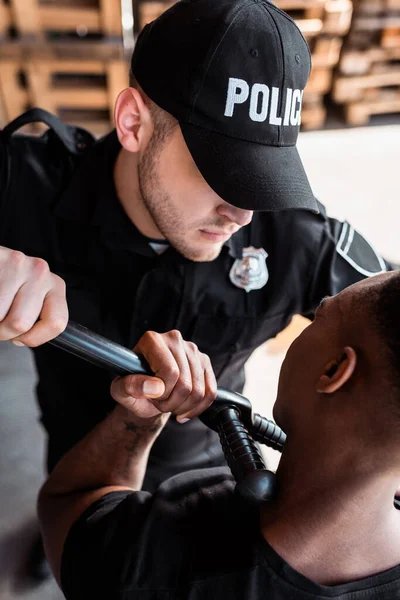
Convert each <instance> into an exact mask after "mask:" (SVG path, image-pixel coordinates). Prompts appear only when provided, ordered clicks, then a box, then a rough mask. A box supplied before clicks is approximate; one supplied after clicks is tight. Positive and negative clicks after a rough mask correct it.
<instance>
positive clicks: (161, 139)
mask: <svg viewBox="0 0 400 600" xmlns="http://www.w3.org/2000/svg"><path fill="white" fill-rule="evenodd" d="M129 87H133V88H135V89H136V90H138V91H139V92H140V94H141V96H142V98H143V100H144V102H145V104H146V106H147V107H148V109H149V111H150V114H151V118H152V119H153V125H154V133H153V137H152V144H153V146H154V147H155V148H158V149H161V147H162V146H163V145H164V143H165V142H166V140H167V138H168V137H169V136H170V135H171V133H172V131H173V130H174V129H175V127H176V126H177V125H178V121H177V120H176V119H175V117H173V116H172V115H170V114H169V113H168V112H166V111H165V110H163V109H162V108H160V107H159V106H158V105H157V104H156V103H155V102H153V100H151V99H150V98H149V97H148V96H147V94H146V93H145V92H144V91H143V90H142V88H141V87H140V84H139V83H138V82H137V80H136V78H135V76H134V74H133V73H132V71H130V72H129Z"/></svg>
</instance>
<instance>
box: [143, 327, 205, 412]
mask: <svg viewBox="0 0 400 600" xmlns="http://www.w3.org/2000/svg"><path fill="white" fill-rule="evenodd" d="M134 350H135V352H138V353H139V354H142V355H143V356H144V357H145V358H146V360H147V362H148V363H149V366H150V368H151V370H152V371H153V373H154V374H155V375H156V376H157V377H159V378H160V379H162V380H163V381H164V383H165V391H164V393H163V394H162V395H161V396H160V397H159V398H155V399H154V400H153V404H154V406H155V407H157V408H158V409H159V410H160V411H161V412H172V413H173V414H175V415H177V416H178V417H181V416H182V415H189V417H190V418H193V417H195V416H197V415H199V414H200V413H201V412H203V411H204V410H205V409H206V408H207V407H208V406H209V405H210V404H211V402H212V401H213V400H214V398H215V391H216V382H215V377H214V373H213V369H212V366H211V362H210V360H209V358H208V357H207V356H206V355H205V354H202V353H201V352H199V349H198V348H197V346H196V345H195V344H193V343H191V342H186V341H184V340H183V338H182V336H181V334H180V332H179V331H176V330H174V331H169V332H168V333H164V334H158V333H155V332H152V331H148V332H146V333H145V334H144V335H143V336H142V338H141V339H140V340H139V342H138V344H137V345H136V346H135V348H134Z"/></svg>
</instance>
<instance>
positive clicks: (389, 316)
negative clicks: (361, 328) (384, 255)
mask: <svg viewBox="0 0 400 600" xmlns="http://www.w3.org/2000/svg"><path fill="white" fill-rule="evenodd" d="M374 296H375V298H373V299H372V303H373V312H374V315H373V318H374V320H375V323H376V326H377V332H378V336H379V337H380V338H381V340H382V342H383V343H384V345H385V347H386V348H387V357H384V358H385V359H387V362H388V365H387V366H388V378H389V381H390V383H391V384H392V385H393V386H394V387H395V390H396V394H398V397H399V400H400V272H398V271H396V273H394V274H393V275H392V276H390V277H387V279H386V280H385V281H384V282H383V284H382V285H381V286H379V288H378V289H377V293H376V294H374ZM399 413H400V403H399Z"/></svg>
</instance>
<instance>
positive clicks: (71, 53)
mask: <svg viewBox="0 0 400 600" xmlns="http://www.w3.org/2000/svg"><path fill="white" fill-rule="evenodd" d="M1 56H2V58H7V59H15V60H16V59H21V60H28V59H30V58H34V59H35V60H60V59H64V60H75V61H77V60H94V61H97V62H98V61H107V60H122V59H123V58H124V49H123V47H122V44H121V43H120V42H110V41H109V40H107V41H87V40H85V41H82V40H77V41H75V40H74V41H73V42H71V40H60V41H52V42H51V43H50V42H46V41H45V42H41V41H38V40H36V39H29V40H28V39H27V38H24V40H21V41H7V42H5V43H2V45H1Z"/></svg>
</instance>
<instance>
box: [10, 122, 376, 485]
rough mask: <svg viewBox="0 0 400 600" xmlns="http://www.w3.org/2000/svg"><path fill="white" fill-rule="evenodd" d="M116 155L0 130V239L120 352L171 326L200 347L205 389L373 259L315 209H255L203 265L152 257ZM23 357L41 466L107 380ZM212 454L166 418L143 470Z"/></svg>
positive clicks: (230, 375) (105, 395)
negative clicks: (36, 264) (239, 279)
mask: <svg viewBox="0 0 400 600" xmlns="http://www.w3.org/2000/svg"><path fill="white" fill-rule="evenodd" d="M82 138H83V140H84V141H83V142H82ZM119 150H120V145H119V142H118V139H117V136H116V133H115V132H112V133H111V134H109V135H108V136H106V137H105V138H103V139H102V140H100V141H98V142H97V143H94V142H93V143H91V142H90V139H89V136H86V137H85V136H84V135H83V133H82V131H79V130H74V129H71V128H65V129H64V130H63V131H61V133H60V132H59V133H56V132H55V131H54V130H52V129H50V130H49V131H48V132H47V133H46V134H45V135H44V136H42V137H40V138H37V137H26V136H21V135H17V134H14V135H10V134H9V132H6V133H5V134H4V133H3V135H0V245H2V246H5V247H8V248H13V249H17V250H21V251H22V252H24V253H26V254H27V255H29V256H37V257H42V258H44V259H45V260H46V261H47V262H48V263H49V266H50V269H51V270H52V271H53V272H55V273H57V274H58V275H60V276H61V277H62V278H63V279H64V280H65V282H66V285H67V300H68V306H69V314H70V319H71V320H73V321H75V322H78V323H81V324H82V325H84V326H86V327H89V328H90V329H92V330H94V331H95V332H97V333H99V334H101V335H104V336H106V337H108V338H110V339H111V340H114V341H116V342H119V343H120V344H122V345H124V346H127V347H128V348H133V347H134V345H135V344H136V343H137V341H138V340H139V338H140V337H141V336H142V334H143V333H144V332H145V331H147V330H154V331H157V332H159V333H163V332H166V331H169V330H171V329H178V330H180V331H181V333H182V336H183V337H184V339H186V340H191V341H193V342H195V343H196V344H197V345H198V346H199V348H200V350H201V351H202V352H205V353H207V354H208V355H209V356H210V358H211V362H212V365H213V368H214V372H215V374H216V376H217V380H218V384H219V385H220V386H222V387H225V388H229V389H232V390H235V391H239V392H240V391H242V389H243V385H244V364H245V362H246V361H247V359H248V358H249V356H250V355H251V353H252V352H253V350H255V349H256V348H257V347H258V346H259V345H260V344H262V343H263V342H265V341H266V340H268V339H269V338H271V337H274V336H275V335H276V334H277V333H279V332H280V331H281V330H282V329H284V328H285V327H286V325H288V323H289V322H290V320H291V318H292V316H293V315H294V314H303V315H309V314H312V313H313V312H314V310H315V308H316V306H317V305H318V304H319V302H320V300H321V298H322V297H323V296H326V295H332V294H335V293H336V292H338V291H340V290H341V289H343V288H344V287H346V286H348V285H349V284H351V283H353V282H355V281H358V280H359V279H362V278H364V277H365V276H368V275H372V274H375V273H377V272H379V271H381V270H382V269H385V268H386V265H385V263H384V261H383V260H382V259H381V258H380V257H378V256H377V255H376V254H375V252H374V251H373V250H372V249H371V247H370V246H369V245H368V243H367V242H366V241H365V240H364V239H363V238H362V236H360V235H359V234H358V233H357V232H355V231H354V230H353V229H352V228H351V227H350V226H349V225H348V224H347V223H345V224H343V223H341V222H339V221H337V220H335V219H329V218H328V217H327V216H326V213H325V210H324V208H323V206H322V205H321V207H320V208H321V212H320V214H319V215H316V214H313V213H310V212H306V211H286V212H267V213H255V214H254V217H253V220H252V222H251V223H250V224H249V225H248V226H246V227H244V228H242V229H241V230H240V231H239V232H237V233H236V234H235V235H234V236H233V237H232V238H231V239H230V240H229V242H227V244H226V245H225V246H224V247H223V249H222V252H221V254H220V256H219V257H218V258H217V259H215V260H214V261H211V262H203V263H199V262H192V261H190V260H187V259H185V258H184V257H183V256H181V255H180V254H179V253H177V252H176V251H175V250H174V248H172V247H171V248H169V249H168V250H167V251H166V252H164V253H163V254H161V255H157V253H156V252H155V251H154V250H153V249H152V248H151V247H150V245H149V240H148V239H147V238H145V237H144V236H143V235H141V234H140V232H139V231H138V230H137V229H136V227H135V226H134V225H133V223H132V222H131V221H130V220H129V219H128V217H127V216H126V214H125V213H124V211H123V209H122V207H121V205H120V203H119V201H118V198H117V195H116V191H115V187H114V181H113V169H114V164H115V160H116V157H117V154H118V152H119ZM250 246H253V247H254V248H263V249H264V250H265V251H266V252H267V254H268V256H267V259H266V264H267V267H268V273H269V277H268V281H267V283H266V285H265V286H264V287H262V288H261V289H257V290H252V291H250V292H246V291H245V290H244V289H242V288H240V287H237V286H236V285H234V283H232V282H231V280H230V277H229V273H230V270H231V268H232V265H233V264H234V261H235V260H240V259H241V257H242V249H243V248H247V247H250ZM34 355H35V361H36V366H37V370H38V374H39V383H38V388H37V394H38V400H39V404H40V407H41V410H42V421H43V424H44V426H45V428H46V429H47V431H48V432H49V460H48V466H49V468H50V469H51V468H52V467H53V465H54V464H55V463H56V462H57V461H58V460H59V458H60V457H61V456H62V454H63V453H65V451H67V450H68V449H69V448H70V447H71V446H72V445H74V443H75V442H77V441H78V440H79V439H80V438H81V437H82V436H83V435H84V434H85V433H86V432H87V431H89V430H90V429H91V428H92V427H93V426H94V425H95V423H96V422H98V421H99V420H101V419H102V418H104V416H105V415H106V414H107V412H108V411H109V410H110V409H111V408H112V406H113V400H112V398H111V397H110V394H109V386H110V383H111V380H112V377H113V375H112V374H111V373H108V372H106V371H103V370H101V369H99V368H97V367H95V366H92V365H90V364H89V363H86V362H85V361H83V360H82V359H79V358H76V357H74V356H72V355H70V354H67V353H63V352H62V351H61V350H59V349H57V348H55V347H53V346H51V345H49V344H44V345H42V346H40V347H39V348H36V349H35V350H34ZM178 439H179V443H177V440H178ZM183 448H184V451H183ZM222 460H223V458H222V454H221V450H220V447H219V444H218V440H217V436H216V434H214V432H212V431H211V430H208V429H206V428H205V426H204V425H203V424H202V423H200V421H199V420H198V419H194V420H192V421H190V422H189V423H187V424H186V425H179V424H177V423H176V422H175V421H174V420H173V419H170V422H169V424H168V425H167V427H166V428H165V429H164V430H163V432H162V434H161V435H160V437H159V438H158V440H157V442H156V444H155V445H154V447H153V450H152V454H151V456H150V460H149V470H148V473H151V472H152V469H153V467H154V468H155V465H157V468H159V469H161V470H163V473H164V475H163V476H171V475H173V474H174V473H177V472H180V471H182V470H184V469H186V468H200V467H203V466H213V465H217V464H222V462H218V461H222ZM216 461H217V462H216Z"/></svg>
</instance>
